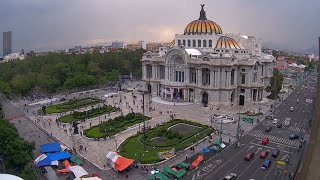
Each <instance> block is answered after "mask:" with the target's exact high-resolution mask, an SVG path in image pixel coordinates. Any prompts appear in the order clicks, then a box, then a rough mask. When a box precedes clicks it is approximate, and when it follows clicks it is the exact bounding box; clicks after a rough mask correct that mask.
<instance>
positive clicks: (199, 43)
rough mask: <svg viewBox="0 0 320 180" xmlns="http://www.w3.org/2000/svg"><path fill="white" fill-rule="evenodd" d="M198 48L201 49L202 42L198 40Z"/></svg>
mask: <svg viewBox="0 0 320 180" xmlns="http://www.w3.org/2000/svg"><path fill="white" fill-rule="evenodd" d="M198 47H201V40H200V39H199V40H198Z"/></svg>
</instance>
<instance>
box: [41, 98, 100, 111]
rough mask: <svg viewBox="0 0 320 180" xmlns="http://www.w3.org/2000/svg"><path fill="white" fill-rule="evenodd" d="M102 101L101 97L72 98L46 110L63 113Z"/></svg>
mask: <svg viewBox="0 0 320 180" xmlns="http://www.w3.org/2000/svg"><path fill="white" fill-rule="evenodd" d="M100 102H102V101H101V100H100V99H98V98H95V97H87V98H81V99H71V100H69V101H67V102H64V103H62V104H57V105H53V106H49V107H47V108H46V112H47V113H49V114H51V113H61V112H67V111H72V110H74V109H77V108H81V107H85V106H89V105H93V104H98V103H100Z"/></svg>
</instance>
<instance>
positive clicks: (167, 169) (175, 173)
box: [164, 166, 187, 179]
mask: <svg viewBox="0 0 320 180" xmlns="http://www.w3.org/2000/svg"><path fill="white" fill-rule="evenodd" d="M164 172H165V173H168V174H171V175H173V176H174V177H175V178H178V179H180V178H182V177H183V176H184V175H185V174H186V173H187V171H186V170H184V169H181V170H179V171H174V170H172V169H171V168H170V167H169V166H165V167H164Z"/></svg>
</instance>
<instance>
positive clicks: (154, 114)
mask: <svg viewBox="0 0 320 180" xmlns="http://www.w3.org/2000/svg"><path fill="white" fill-rule="evenodd" d="M132 86H134V87H139V86H137V85H136V84H135V85H132ZM132 86H131V87H132ZM132 89H133V88H132ZM132 89H131V88H130V90H132ZM109 93H118V92H117V91H116V90H115V89H113V90H111V91H110V90H109V91H106V90H95V91H90V92H89V93H88V92H79V93H73V94H69V95H57V97H54V98H61V97H65V98H66V100H68V99H72V98H79V97H93V96H94V97H97V98H99V99H101V100H102V101H103V102H101V103H98V104H95V105H90V106H87V107H82V108H78V109H76V111H79V112H82V111H88V110H90V109H92V108H97V107H101V106H103V105H111V106H115V107H118V108H119V109H120V111H117V112H112V113H110V114H104V115H101V116H98V117H95V118H92V119H87V120H85V121H81V123H80V124H79V125H78V128H79V134H77V135H74V134H73V131H74V129H73V127H72V126H71V124H69V123H60V122H56V120H57V119H58V118H60V117H61V116H64V115H67V114H70V113H72V111H68V112H65V113H52V114H48V115H45V116H41V115H38V114H37V113H36V112H37V111H38V110H39V109H40V108H41V104H38V105H35V106H31V105H30V106H26V107H25V108H24V110H25V113H26V115H27V116H28V117H29V118H30V119H31V120H32V121H33V122H34V123H35V124H36V125H37V126H38V127H39V128H42V129H43V130H44V131H46V132H47V133H48V134H50V135H52V136H53V137H55V138H56V139H58V140H59V141H60V142H61V143H63V144H65V145H66V146H68V147H70V148H71V149H75V150H76V152H77V153H78V154H79V155H80V156H82V157H83V158H84V159H85V160H87V161H90V162H92V163H93V164H94V165H95V166H97V167H98V168H99V169H101V170H111V168H110V167H109V166H108V165H107V159H106V154H107V153H108V152H110V151H115V150H116V149H117V148H118V147H119V145H120V144H121V143H122V142H124V141H125V140H126V139H127V138H129V137H131V136H133V135H135V134H136V133H137V132H138V131H142V129H143V123H139V124H136V125H133V126H131V127H129V128H128V129H127V130H125V131H122V132H120V133H118V134H116V135H114V136H110V137H106V138H99V139H93V138H87V137H85V136H84V135H83V133H84V130H85V129H88V128H90V127H92V126H96V125H99V124H100V123H102V122H105V121H107V120H109V119H113V118H115V117H118V116H120V115H126V114H128V113H130V112H135V113H143V109H142V95H141V93H140V92H138V91H137V90H136V89H133V91H129V92H127V91H121V92H120V93H118V95H115V94H114V95H113V96H109V97H105V95H106V94H109ZM33 103H34V102H33ZM57 103H59V102H54V103H53V104H57ZM272 103H273V101H270V100H267V99H265V100H264V102H262V103H259V104H255V105H252V106H245V107H242V108H241V109H239V107H231V108H221V107H202V105H200V104H193V103H184V102H181V103H179V102H167V101H163V100H161V99H160V98H159V97H151V96H149V95H146V96H145V115H146V116H149V117H151V119H150V120H148V121H146V127H155V126H157V125H159V124H163V123H165V122H168V121H169V120H170V118H172V117H173V116H174V118H175V119H186V120H192V121H196V122H198V123H201V124H204V125H208V126H211V127H214V128H215V129H216V130H218V131H220V129H221V127H222V140H223V141H225V142H233V141H234V140H235V139H236V135H237V133H236V132H237V123H233V124H222V126H221V124H220V123H217V122H213V121H211V118H210V117H211V115H212V114H223V115H230V116H232V117H234V118H236V119H237V118H238V117H239V115H238V113H239V111H240V112H241V113H243V112H246V111H252V110H254V109H259V111H260V112H263V114H264V115H262V116H259V117H256V118H255V120H254V123H253V124H251V123H245V122H243V121H241V122H240V129H241V130H242V131H241V132H242V135H244V134H245V133H247V132H249V131H250V130H251V129H252V128H253V127H254V126H255V125H256V124H257V122H258V123H259V122H260V121H257V119H259V120H261V121H262V120H263V119H264V117H265V114H266V113H270V112H269V108H270V104H272ZM15 104H16V105H17V106H19V105H20V106H23V104H31V102H27V101H21V102H16V103H15ZM46 105H51V102H50V101H48V100H47V104H46ZM217 109H219V110H217ZM172 128H175V127H172ZM186 128H191V127H186ZM193 128H194V127H193ZM193 128H191V129H193ZM219 137H220V136H219V135H217V134H213V139H219ZM197 144H200V145H199V146H198V147H196V149H195V152H192V153H190V152H189V151H188V152H183V151H180V152H178V153H177V154H176V156H175V157H173V158H172V159H171V160H169V161H166V163H163V164H158V165H157V167H160V168H161V167H162V166H163V165H169V166H170V165H173V164H176V163H177V162H181V161H183V160H184V159H185V157H186V156H187V155H188V156H192V155H193V154H196V153H198V152H200V151H201V147H203V146H204V145H207V144H208V142H207V141H203V142H200V143H197ZM151 166H152V167H153V165H151ZM111 171H113V170H111ZM139 176H143V177H147V174H140V175H138V176H137V179H139V178H138V177H139ZM131 178H133V177H131ZM133 179H134V178H133Z"/></svg>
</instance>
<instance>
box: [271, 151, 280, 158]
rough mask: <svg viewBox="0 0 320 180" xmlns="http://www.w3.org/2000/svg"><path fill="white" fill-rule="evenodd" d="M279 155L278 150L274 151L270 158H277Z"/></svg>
mask: <svg viewBox="0 0 320 180" xmlns="http://www.w3.org/2000/svg"><path fill="white" fill-rule="evenodd" d="M279 153H280V150H279V149H275V150H273V151H272V154H271V156H272V157H274V158H277V157H278V155H279Z"/></svg>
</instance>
